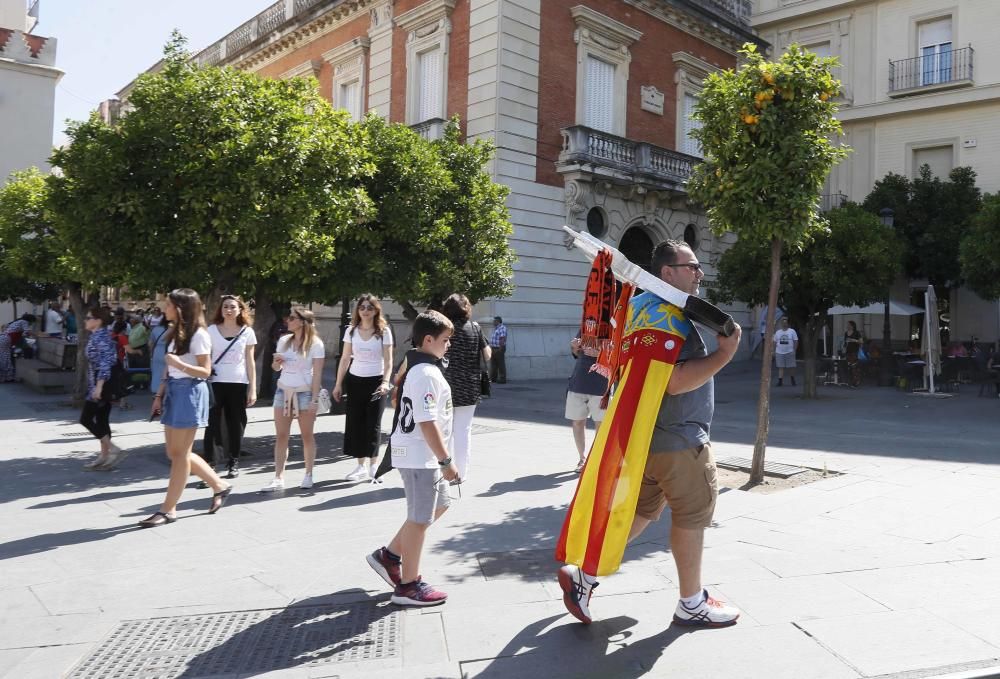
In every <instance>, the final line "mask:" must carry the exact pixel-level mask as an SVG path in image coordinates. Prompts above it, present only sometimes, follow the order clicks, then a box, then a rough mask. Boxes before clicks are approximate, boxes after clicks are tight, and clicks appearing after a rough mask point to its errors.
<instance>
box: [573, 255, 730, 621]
mask: <svg viewBox="0 0 1000 679" xmlns="http://www.w3.org/2000/svg"><path fill="white" fill-rule="evenodd" d="M652 272H653V273H654V275H658V276H659V277H660V279H661V280H663V281H664V282H666V283H668V284H670V285H672V286H673V287H675V288H677V289H678V290H680V291H682V292H684V293H688V294H691V295H697V293H698V286H699V283H700V282H701V279H702V278H703V276H704V273H703V271H702V268H701V264H700V263H699V262H698V259H697V257H695V254H694V252H693V251H692V250H691V248H690V247H688V246H687V245H686V244H685V243H683V242H679V241H672V240H668V241H664V242H663V243H660V244H659V245H658V246H656V248H655V249H654V250H653V257H652ZM739 343H740V328H739V326H736V327H735V332H733V333H732V334H731V335H729V336H728V337H727V336H723V335H719V336H718V349H717V350H716V351H715V352H713V353H712V354H708V352H707V350H706V348H705V344H704V342H703V341H702V338H701V335H700V334H699V332H698V330H697V329H696V328H695V327H694V325H693V324H692V323H691V321H690V320H689V319H688V318H687V317H686V316H685V315H684V313H683V312H682V311H681V309H679V308H678V307H676V306H674V305H672V304H668V303H667V302H665V301H663V300H662V299H661V298H659V297H657V296H656V295H653V294H652V293H649V292H646V293H643V294H641V295H638V296H636V297H635V298H633V299H632V300H631V302H629V304H628V311H627V323H626V324H625V327H624V332H623V334H622V336H621V341H620V345H619V346H616V347H613V348H612V352H617V357H616V358H615V359H614V360H613V361H612V365H614V366H616V367H615V368H614V370H615V373H616V374H612V376H611V379H612V381H614V380H615V378H616V377H618V375H619V374H620V379H619V380H618V386H617V388H616V391H615V396H614V399H613V400H612V402H611V405H610V408H609V410H608V415H607V417H606V418H605V420H604V422H603V423H602V425H601V429H600V431H599V432H598V435H597V439H596V440H595V441H594V447H593V450H592V453H591V455H590V457H589V458H588V461H587V465H586V468H585V469H584V473H583V475H582V476H581V479H580V483H579V485H578V487H577V491H576V495H575V497H574V499H573V503H572V504H571V505H570V508H569V511H568V513H567V517H566V522H565V524H564V526H563V532H562V535H561V536H560V538H559V544H558V546H557V549H556V555H557V558H559V559H560V560H563V561H566V562H567V565H565V566H563V567H562V568H560V569H559V572H558V576H559V585H560V587H561V588H562V590H563V602H564V603H565V605H566V608H567V610H569V612H570V613H571V614H572V615H573V616H574V617H576V618H577V619H578V620H580V621H581V622H583V623H590V622H591V619H592V618H591V614H590V596H591V593H592V592H593V589H594V587H596V586H597V576H598V575H606V574H609V573H612V572H614V571H615V570H617V568H618V565H619V563H620V559H621V554H622V552H623V551H624V545H625V544H626V543H627V542H628V541H631V540H633V539H635V538H636V537H637V536H638V535H639V534H640V533H642V531H643V530H644V529H645V528H646V526H648V525H649V524H650V522H652V521H656V520H657V519H658V518H659V517H660V514H661V513H662V512H663V509H664V508H665V507H666V506H667V505H669V506H670V510H671V531H670V550H671V553H672V554H673V557H674V562H675V564H676V566H677V575H678V583H679V586H680V601H679V602H678V603H677V608H676V610H675V612H674V618H673V619H674V622H676V623H678V624H682V625H698V626H707V627H724V626H727V625H732V624H735V623H736V620H737V618H739V610H738V609H736V608H735V607H733V606H729V605H726V604H725V603H723V602H721V601H717V600H716V599H713V598H712V597H710V596H709V595H708V592H707V590H705V589H704V588H703V587H702V583H701V557H702V551H703V543H704V534H705V528H707V527H708V526H709V525H710V524H711V522H712V514H713V512H714V510H715V501H716V497H717V496H718V486H717V483H716V468H715V460H714V459H713V457H712V451H711V444H710V442H709V432H710V428H711V423H712V415H713V412H714V409H715V394H714V385H713V377H714V375H715V374H716V373H717V372H719V371H720V370H721V369H722V368H723V367H724V366H725V365H726V364H727V363H729V361H730V360H732V358H733V355H734V354H735V353H736V350H737V348H738V347H739ZM647 451H648V454H647ZM629 520H631V523H628V521H629ZM629 526H630V527H629Z"/></svg>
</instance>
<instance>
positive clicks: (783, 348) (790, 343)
mask: <svg viewBox="0 0 1000 679" xmlns="http://www.w3.org/2000/svg"><path fill="white" fill-rule="evenodd" d="M798 341H799V335H798V333H796V332H795V331H794V330H792V329H791V328H789V329H788V330H778V331H777V332H775V333H774V353H776V354H790V353H792V352H794V351H795V343H796V342H798Z"/></svg>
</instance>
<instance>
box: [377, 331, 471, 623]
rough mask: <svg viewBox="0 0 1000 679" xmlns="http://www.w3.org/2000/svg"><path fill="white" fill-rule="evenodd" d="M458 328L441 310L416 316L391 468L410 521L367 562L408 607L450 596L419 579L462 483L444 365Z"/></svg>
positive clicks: (439, 601)
mask: <svg viewBox="0 0 1000 679" xmlns="http://www.w3.org/2000/svg"><path fill="white" fill-rule="evenodd" d="M452 330H453V327H452V324H451V321H449V320H448V319H447V317H445V316H444V315H443V314H441V313H439V312H437V311H427V312H424V313H422V314H420V315H419V316H417V319H416V321H414V323H413V343H414V345H415V346H416V347H417V348H416V349H415V350H413V351H410V352H408V353H407V357H406V360H407V371H406V373H405V374H404V375H403V379H402V384H401V386H400V394H399V404H398V405H397V410H396V417H395V418H394V419H395V420H396V421H395V423H394V429H393V432H392V446H391V448H392V449H391V451H390V452H389V453H387V454H391V455H392V464H393V466H394V467H395V468H396V469H398V470H399V474H400V476H401V477H402V479H403V492H404V493H405V494H406V521H404V522H403V525H402V526H401V527H400V529H399V531H398V532H397V533H396V535H395V537H393V539H392V541H390V542H389V543H388V544H387V545H386V546H384V547H380V548H378V549H376V550H375V551H374V552H372V553H371V554H369V555H368V556H367V557H366V560H367V561H368V565H369V566H371V568H372V570H374V571H375V572H376V573H378V575H379V576H380V577H381V578H382V579H383V580H385V582H386V584H388V585H389V586H390V587H392V588H393V590H392V598H391V601H392V603H394V604H399V605H404V606H406V605H408V606H436V605H440V604H443V603H444V602H445V601H446V600H447V598H448V595H447V594H445V593H444V592H442V591H440V590H436V589H434V588H433V587H431V586H430V585H429V584H427V583H426V582H424V580H423V578H422V577H421V575H420V558H421V556H422V554H423V547H424V537H425V535H426V534H427V528H428V527H429V526H430V525H431V524H432V523H434V522H435V521H436V520H437V519H439V518H441V515H442V514H444V512H445V511H446V510H447V509H448V506H449V505H450V504H451V499H450V497H449V494H448V482H449V481H454V480H457V479H459V476H458V468H457V467H456V466H455V462H454V461H453V460H452V455H451V452H450V450H449V445H450V443H451V433H452V425H453V408H452V400H451V399H452V394H451V387H449V386H448V381H447V380H446V379H445V378H444V375H443V374H442V372H441V367H440V361H441V359H442V358H443V357H444V355H445V353H446V352H447V351H448V344H449V339H450V337H451V333H452Z"/></svg>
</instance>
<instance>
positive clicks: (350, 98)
mask: <svg viewBox="0 0 1000 679" xmlns="http://www.w3.org/2000/svg"><path fill="white" fill-rule="evenodd" d="M338 103H339V104H340V108H342V109H346V110H347V113H348V114H350V116H351V120H354V121H358V120H361V83H360V82H359V81H357V80H355V81H354V82H352V83H346V84H344V85H341V86H340V101H339V102H338Z"/></svg>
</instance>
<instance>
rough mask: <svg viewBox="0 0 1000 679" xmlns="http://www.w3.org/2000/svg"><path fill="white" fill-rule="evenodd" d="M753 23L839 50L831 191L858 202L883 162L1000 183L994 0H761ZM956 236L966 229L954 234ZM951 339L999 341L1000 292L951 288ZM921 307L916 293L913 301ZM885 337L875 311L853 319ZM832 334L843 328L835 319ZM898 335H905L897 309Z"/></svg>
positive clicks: (907, 291) (775, 36) (911, 284)
mask: <svg viewBox="0 0 1000 679" xmlns="http://www.w3.org/2000/svg"><path fill="white" fill-rule="evenodd" d="M754 5H755V6H754V15H753V25H754V27H755V28H756V29H757V31H758V32H759V33H760V35H761V37H762V38H763V39H765V40H767V41H769V42H771V43H772V45H773V46H774V49H775V50H776V51H779V50H782V49H784V48H785V47H787V46H788V45H789V44H791V43H793V42H795V43H798V44H800V45H803V46H805V47H807V48H809V49H811V50H813V51H815V52H817V53H819V54H822V55H824V56H836V57H838V58H839V59H840V63H841V67H840V70H839V73H838V76H839V77H840V79H841V81H842V82H843V83H844V95H843V97H842V100H841V102H840V104H841V111H840V114H839V116H838V117H839V118H840V120H841V121H842V123H843V126H844V133H845V137H846V142H847V143H848V144H849V145H850V146H851V147H852V148H853V153H851V155H850V156H849V157H848V158H847V160H845V161H844V162H842V163H841V164H840V165H839V166H837V167H836V168H835V169H834V171H833V172H832V174H831V177H830V180H829V189H828V191H829V193H830V194H832V195H835V196H836V195H842V196H846V197H848V198H850V199H851V200H854V201H858V202H860V201H862V200H864V199H865V197H866V196H867V195H868V193H869V192H870V191H871V189H872V186H873V184H874V183H875V182H876V181H877V180H878V179H880V178H882V177H884V176H885V175H886V174H887V173H888V172H895V173H898V174H904V175H908V176H911V177H912V176H914V175H915V174H916V172H917V171H918V169H919V168H920V166H922V165H924V164H927V165H929V166H930V167H931V170H932V172H933V173H934V174H935V175H937V176H941V177H945V176H947V174H948V172H949V171H950V170H951V169H952V168H954V167H959V166H970V167H972V168H974V169H975V170H976V173H977V174H978V179H977V182H978V185H979V187H980V188H981V189H982V190H983V191H984V192H989V193H996V192H997V191H998V190H1000V125H997V120H998V118H1000V43H998V42H996V41H995V36H994V35H993V31H995V30H996V28H997V26H1000V3H997V2H994V1H993V0H962V1H961V2H958V1H956V0H839V1H836V0H795V1H792V0H756V1H755V3H754ZM955 237H956V238H959V237H961V234H959V233H956V234H955ZM925 287H926V281H901V282H900V283H899V284H898V285H897V286H896V289H894V291H893V295H894V297H895V298H896V299H900V300H902V301H911V300H912V301H914V303H917V302H918V301H919V300H920V299H922V292H923V290H924V289H925ZM946 301H947V303H948V314H949V316H950V318H949V321H950V328H949V329H950V334H951V338H952V339H953V340H961V341H968V340H970V338H972V337H976V338H977V339H979V340H980V341H996V340H997V339H998V335H1000V302H998V301H997V300H983V299H980V298H979V297H978V296H976V295H975V294H973V293H972V292H970V291H968V290H966V289H962V288H954V289H952V290H950V295H949V298H946ZM919 303H920V304H921V305H922V302H919ZM859 320H861V321H862V322H863V323H864V327H863V329H862V331H863V333H864V334H865V335H866V336H869V337H881V335H882V319H881V317H868V318H867V319H859ZM834 332H835V333H836V334H839V332H840V330H839V327H835V328H834ZM892 332H893V337H894V338H897V339H901V338H904V337H908V336H909V333H910V324H909V322H908V321H906V320H902V319H898V320H896V321H895V322H894V325H893V330H892Z"/></svg>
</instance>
